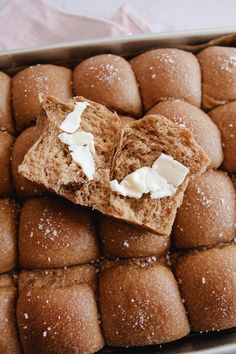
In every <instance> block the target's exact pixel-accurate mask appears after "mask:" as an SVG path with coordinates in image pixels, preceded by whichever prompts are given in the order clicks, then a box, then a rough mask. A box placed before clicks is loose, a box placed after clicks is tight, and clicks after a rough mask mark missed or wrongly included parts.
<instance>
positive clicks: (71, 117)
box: [60, 101, 90, 133]
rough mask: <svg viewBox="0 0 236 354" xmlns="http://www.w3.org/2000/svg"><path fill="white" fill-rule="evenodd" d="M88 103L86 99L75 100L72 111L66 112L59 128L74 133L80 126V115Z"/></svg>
mask: <svg viewBox="0 0 236 354" xmlns="http://www.w3.org/2000/svg"><path fill="white" fill-rule="evenodd" d="M88 106H90V104H89V103H88V102H86V101H84V102H77V103H76V105H75V108H74V110H73V111H72V112H70V113H69V114H68V116H67V117H66V119H65V120H64V121H63V122H62V124H61V125H60V129H61V130H63V131H64V132H66V133H74V132H75V131H76V130H77V129H78V128H79V126H80V122H81V116H82V114H83V112H84V110H85V109H86V107H88Z"/></svg>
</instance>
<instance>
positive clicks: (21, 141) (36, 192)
mask: <svg viewBox="0 0 236 354" xmlns="http://www.w3.org/2000/svg"><path fill="white" fill-rule="evenodd" d="M36 140H37V135H36V130H35V127H31V128H28V129H26V130H25V131H23V132H22V133H21V134H20V135H19V136H18V137H17V139H16V141H15V143H14V145H13V149H12V155H11V173H12V179H13V184H14V187H15V190H16V192H17V194H18V195H19V196H20V197H22V198H29V197H36V196H42V195H47V194H49V193H50V192H49V191H48V190H47V189H46V188H45V187H43V186H42V185H39V184H37V183H33V182H31V181H29V180H28V179H26V178H25V177H24V176H22V175H21V174H20V173H19V172H18V167H19V165H20V164H21V163H22V161H23V160H24V156H25V154H26V153H27V151H28V150H29V149H30V148H31V146H32V145H33V144H34V143H35V141H36Z"/></svg>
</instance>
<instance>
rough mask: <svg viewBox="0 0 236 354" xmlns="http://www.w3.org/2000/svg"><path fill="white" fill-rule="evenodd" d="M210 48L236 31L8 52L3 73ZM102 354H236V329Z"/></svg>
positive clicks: (231, 40) (0, 56)
mask: <svg viewBox="0 0 236 354" xmlns="http://www.w3.org/2000/svg"><path fill="white" fill-rule="evenodd" d="M209 45H227V46H236V27H235V28H224V29H210V30H197V31H187V32H169V33H162V34H147V35H142V36H126V37H116V38H102V39H94V40H87V41H76V42H67V43H62V44H58V45H52V46H47V47H41V48H33V49H22V50H15V51H6V52H2V53H0V70H1V71H5V72H6V73H8V74H10V75H13V74H15V73H16V72H17V71H19V70H20V69H22V68H24V67H25V66H29V65H34V64H38V63H41V64H43V63H54V64H58V65H59V64H62V65H66V66H69V67H73V66H75V65H76V64H77V63H79V62H80V61H82V60H83V59H85V58H87V57H89V56H92V55H96V54H101V53H113V54H118V55H121V56H124V57H125V58H130V57H133V56H135V55H137V54H139V53H141V52H144V51H146V50H149V49H153V48H160V47H177V48H183V49H185V50H190V51H192V52H197V51H199V50H201V49H203V48H204V47H206V46H209ZM99 353H126V354H141V353H145V354H181V353H191V354H194V353H198V354H213V353H214V354H236V328H234V329H230V330H226V331H221V332H214V333H207V334H190V335H189V336H187V337H185V338H183V339H180V340H178V341H175V342H172V343H168V344H163V345H157V346H146V347H140V348H137V347H136V348H105V349H103V350H102V351H100V352H99Z"/></svg>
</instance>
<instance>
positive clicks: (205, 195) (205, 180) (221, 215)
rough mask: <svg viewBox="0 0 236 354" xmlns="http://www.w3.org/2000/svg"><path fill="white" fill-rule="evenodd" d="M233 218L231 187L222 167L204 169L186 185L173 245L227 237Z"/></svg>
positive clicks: (213, 241) (235, 207) (212, 241)
mask: <svg viewBox="0 0 236 354" xmlns="http://www.w3.org/2000/svg"><path fill="white" fill-rule="evenodd" d="M235 220H236V199H235V190H234V186H233V184H232V182H231V180H230V178H229V177H228V176H227V175H226V174H225V173H224V172H222V171H207V172H205V173H204V174H202V175H201V176H200V177H198V178H196V179H194V180H193V181H191V182H190V183H189V185H188V188H187V190H186V192H185V196H184V200H183V203H182V205H181V207H180V208H179V209H178V211H177V216H176V219H175V223H174V227H173V232H172V233H173V241H174V243H175V246H176V247H177V248H192V247H198V246H204V245H213V244H216V243H221V242H226V241H230V240H232V239H233V238H234V235H235V227H234V224H235Z"/></svg>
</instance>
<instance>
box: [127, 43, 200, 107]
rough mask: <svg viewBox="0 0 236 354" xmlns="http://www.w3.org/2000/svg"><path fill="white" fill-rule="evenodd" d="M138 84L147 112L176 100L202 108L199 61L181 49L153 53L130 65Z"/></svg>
mask: <svg viewBox="0 0 236 354" xmlns="http://www.w3.org/2000/svg"><path fill="white" fill-rule="evenodd" d="M130 64H131V66H132V68H133V70H134V73H135V76H136V78H137V81H138V83H139V89H140V94H141V97H142V100H143V106H144V110H145V111H147V110H148V109H150V108H151V107H153V106H154V105H155V104H157V103H158V102H160V101H163V100H166V99H169V98H177V99H183V100H185V101H187V102H189V103H191V104H193V105H195V106H197V107H200V104H201V71H200V66H199V63H198V61H197V59H196V57H195V56H194V55H193V54H192V53H189V52H185V51H183V50H180V49H172V48H161V49H154V50H150V51H148V52H146V53H143V54H141V55H139V56H137V57H135V58H134V59H132V60H131V61H130Z"/></svg>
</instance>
